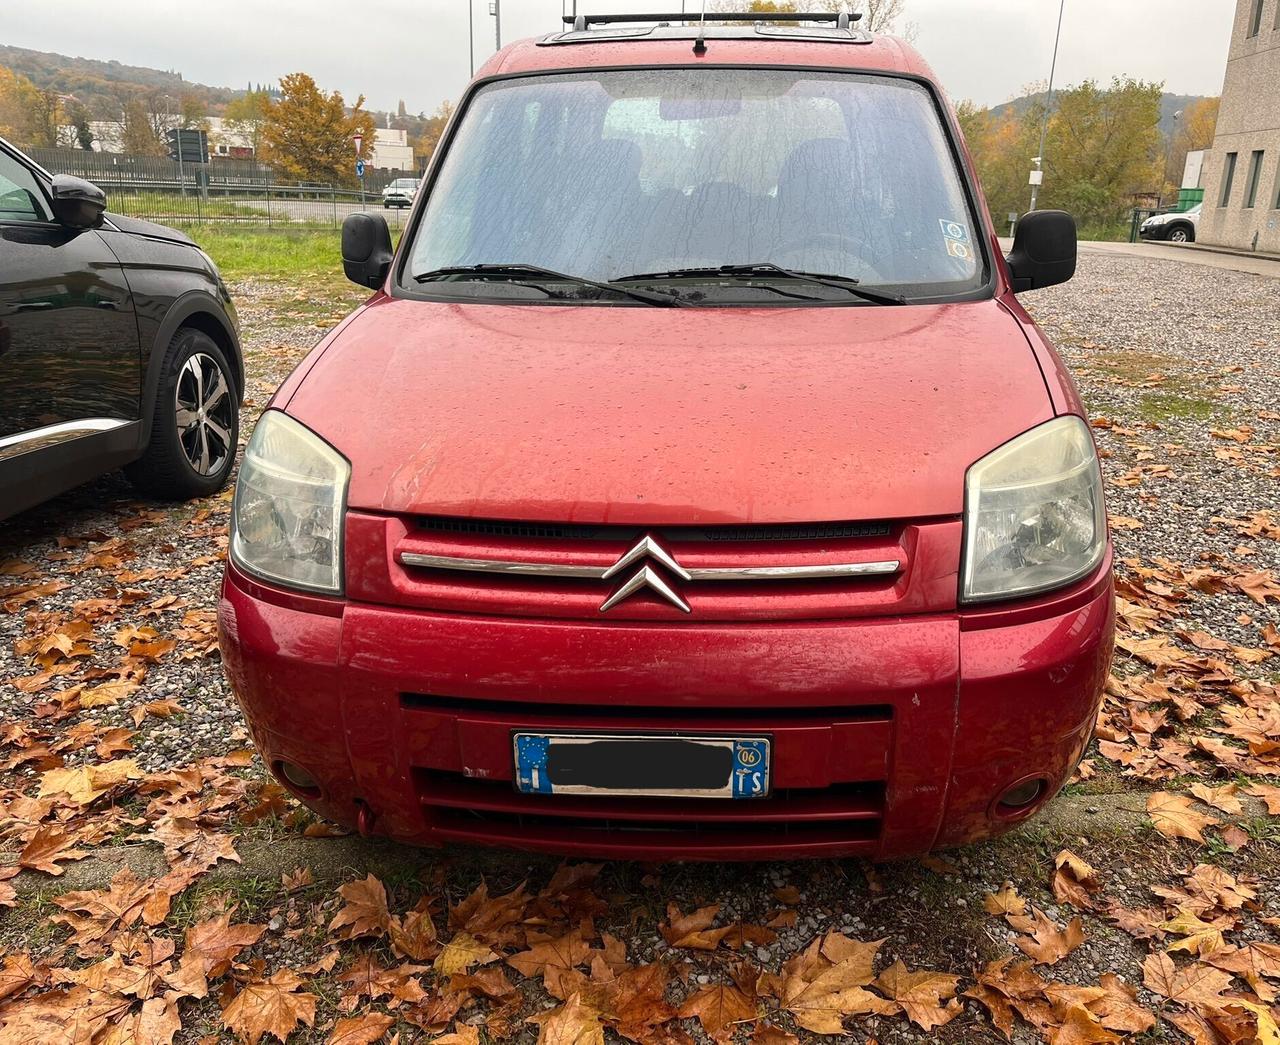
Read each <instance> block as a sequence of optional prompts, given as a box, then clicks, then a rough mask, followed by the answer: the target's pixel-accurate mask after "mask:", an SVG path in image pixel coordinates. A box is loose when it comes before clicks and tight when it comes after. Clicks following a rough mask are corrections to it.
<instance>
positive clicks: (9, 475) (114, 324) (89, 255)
mask: <svg viewBox="0 0 1280 1045" xmlns="http://www.w3.org/2000/svg"><path fill="white" fill-rule="evenodd" d="M105 211H106V196H105V194H104V193H103V192H102V190H101V189H99V188H98V187H97V186H95V185H93V184H91V183H90V182H87V181H83V180H81V179H79V178H73V177H70V176H68V175H65V174H59V175H56V176H53V175H50V174H49V173H48V172H47V171H45V170H43V169H42V168H41V167H39V166H38V165H37V164H36V163H34V162H32V161H31V160H30V159H29V158H27V157H26V156H24V155H23V154H22V153H20V152H19V151H18V150H17V149H15V148H13V147H12V146H10V145H9V144H8V143H7V142H4V141H0V518H5V517H7V516H11V515H13V514H14V513H16V512H19V511H22V510H23V509H24V508H27V507H29V506H31V505H33V504H37V503H39V502H40V501H43V500H46V499H47V498H49V497H52V496H54V495H55V494H58V493H60V492H62V491H63V490H67V489H69V488H71V487H73V486H76V485H78V484H79V483H82V482H85V481H87V480H89V479H92V478H94V477H95V476H98V475H100V474H102V473H104V472H108V471H111V470H112V469H115V468H120V467H123V468H124V469H125V472H126V474H127V475H128V476H129V478H130V479H131V480H132V481H133V483H134V484H135V485H136V486H137V487H138V489H139V490H141V491H143V492H144V493H146V494H148V495H151V496H155V497H162V498H173V499H181V498H187V497H198V496H202V495H206V494H210V493H213V492H214V491H216V490H218V489H220V488H221V487H222V486H223V484H225V483H226V481H227V477H228V476H229V475H230V474H231V468H232V465H233V463H234V461H235V455H236V441H237V438H238V433H239V412H240V402H241V399H242V397H243V393H244V369H243V363H242V361H241V354H240V342H239V333H238V329H237V322H236V313H235V308H234V307H233V306H232V303H231V297H230V295H229V294H228V293H227V288H226V286H225V285H224V284H223V282H222V279H221V277H220V276H219V275H218V270H217V268H216V267H215V265H214V264H213V262H212V261H211V260H210V259H209V257H208V255H206V254H205V253H204V252H203V251H201V250H200V248H199V247H197V246H196V245H195V244H194V243H193V242H192V241H191V240H190V239H188V238H187V237H186V236H184V235H183V234H182V233H180V232H175V231H174V230H173V229H167V228H164V227H163V226H161V225H154V224H152V223H151V222H148V221H139V220H137V219H135V218H125V217H121V216H120V215H116V214H109V213H105Z"/></svg>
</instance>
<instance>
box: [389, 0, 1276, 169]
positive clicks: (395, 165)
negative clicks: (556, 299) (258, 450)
mask: <svg viewBox="0 0 1280 1045" xmlns="http://www.w3.org/2000/svg"><path fill="white" fill-rule="evenodd" d="M1276 2H1277V3H1280V0H1276ZM365 148H366V149H367V150H368V151H367V153H366V155H365V159H366V160H367V161H368V164H369V166H370V167H373V168H374V169H375V170H386V171H411V170H413V169H414V166H413V146H411V145H410V144H409V135H408V132H407V131H397V130H395V129H393V128H391V127H379V128H377V129H376V130H375V131H374V132H373V142H372V148H370V147H369V145H368V144H366V146H365Z"/></svg>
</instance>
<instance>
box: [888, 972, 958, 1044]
mask: <svg viewBox="0 0 1280 1045" xmlns="http://www.w3.org/2000/svg"><path fill="white" fill-rule="evenodd" d="M959 982H960V977H959V976H952V975H950V974H949V973H942V972H926V971H924V970H920V971H917V972H910V971H908V969H907V967H906V966H905V965H903V964H902V962H901V961H900V960H899V961H896V962H894V963H893V964H892V965H890V966H889V968H887V969H885V971H884V972H882V973H881V974H880V975H879V976H878V977H877V978H876V982H875V985H876V986H877V987H879V988H880V990H881V991H882V992H884V993H885V994H886V995H888V996H889V997H890V998H892V999H893V1000H894V1001H896V1002H897V1003H898V1004H899V1005H901V1006H902V1009H903V1011H904V1012H905V1013H906V1014H907V1018H908V1019H910V1020H911V1022H912V1023H914V1024H915V1025H916V1026H917V1027H919V1028H920V1029H921V1030H923V1031H931V1030H933V1028H934V1027H941V1026H942V1025H943V1024H945V1023H950V1022H951V1021H952V1020H953V1019H955V1018H956V1017H957V1016H958V1015H960V1013H961V1011H962V1009H963V1006H962V1005H961V1004H960V1000H959V999H958V998H957V997H956V985H957V984H958V983H959ZM943 1002H945V1003H946V1004H945V1005H944V1004H943Z"/></svg>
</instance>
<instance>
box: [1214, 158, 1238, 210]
mask: <svg viewBox="0 0 1280 1045" xmlns="http://www.w3.org/2000/svg"><path fill="white" fill-rule="evenodd" d="M1235 177H1236V154H1235V153H1234V152H1229V153H1227V159H1226V162H1225V163H1224V164H1223V167H1222V197H1221V198H1220V199H1219V200H1218V206H1219V207H1225V206H1226V205H1227V204H1228V203H1230V202H1231V183H1232V182H1233V181H1234V180H1235Z"/></svg>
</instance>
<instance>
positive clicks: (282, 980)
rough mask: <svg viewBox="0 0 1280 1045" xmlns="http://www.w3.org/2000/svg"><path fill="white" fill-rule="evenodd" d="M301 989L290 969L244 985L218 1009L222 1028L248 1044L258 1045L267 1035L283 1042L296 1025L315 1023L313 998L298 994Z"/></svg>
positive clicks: (299, 980) (309, 995)
mask: <svg viewBox="0 0 1280 1045" xmlns="http://www.w3.org/2000/svg"><path fill="white" fill-rule="evenodd" d="M301 986H302V980H301V979H299V977H298V976H297V974H296V973H294V972H293V971H292V970H290V969H281V970H280V971H279V972H277V973H275V974H274V975H272V976H271V977H269V978H268V979H265V980H254V981H252V982H250V983H247V984H245V985H244V986H243V987H242V988H241V989H240V991H239V993H238V994H236V995H235V997H233V998H232V999H231V1001H230V1002H228V1003H227V1005H226V1007H225V1008H224V1009H223V1010H222V1025H223V1026H224V1027H226V1028H227V1029H228V1030H231V1031H233V1032H234V1033H236V1034H238V1035H240V1037H241V1038H243V1039H244V1040H245V1041H247V1042H248V1045H258V1042H260V1041H261V1040H262V1039H263V1038H264V1037H266V1036H267V1035H268V1034H271V1035H274V1036H275V1037H277V1038H279V1039H280V1040H281V1041H284V1040H285V1039H286V1038H288V1037H289V1035H290V1034H291V1033H292V1032H293V1029H294V1028H295V1027H296V1026H298V1024H302V1025H303V1026H304V1027H310V1026H312V1025H313V1024H314V1023H315V1019H316V996H315V995H314V994H308V993H306V992H299V990H298V988H299V987H301Z"/></svg>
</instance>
